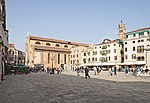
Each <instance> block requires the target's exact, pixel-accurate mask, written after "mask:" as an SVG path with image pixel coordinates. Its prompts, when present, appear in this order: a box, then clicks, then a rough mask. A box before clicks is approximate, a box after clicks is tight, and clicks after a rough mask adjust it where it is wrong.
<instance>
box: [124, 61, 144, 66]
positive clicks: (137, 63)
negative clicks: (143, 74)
mask: <svg viewBox="0 0 150 103" xmlns="http://www.w3.org/2000/svg"><path fill="white" fill-rule="evenodd" d="M123 64H124V65H145V64H146V61H136V62H124V63H123Z"/></svg>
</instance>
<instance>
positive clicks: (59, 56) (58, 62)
mask: <svg viewBox="0 0 150 103" xmlns="http://www.w3.org/2000/svg"><path fill="white" fill-rule="evenodd" d="M59 63H60V54H58V64H59Z"/></svg>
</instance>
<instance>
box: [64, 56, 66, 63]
mask: <svg viewBox="0 0 150 103" xmlns="http://www.w3.org/2000/svg"><path fill="white" fill-rule="evenodd" d="M64 64H66V54H65V55H64Z"/></svg>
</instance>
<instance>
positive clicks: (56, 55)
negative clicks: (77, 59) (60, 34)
mask: <svg viewBox="0 0 150 103" xmlns="http://www.w3.org/2000/svg"><path fill="white" fill-rule="evenodd" d="M76 46H83V47H86V46H88V44H82V43H77V42H69V41H64V40H58V39H50V38H43V37H36V36H30V35H27V37H26V50H25V54H26V65H28V66H30V67H34V65H36V64H42V65H44V67H45V68H47V67H50V68H60V67H61V68H64V69H67V68H71V63H70V61H71V60H70V54H71V48H74V47H76Z"/></svg>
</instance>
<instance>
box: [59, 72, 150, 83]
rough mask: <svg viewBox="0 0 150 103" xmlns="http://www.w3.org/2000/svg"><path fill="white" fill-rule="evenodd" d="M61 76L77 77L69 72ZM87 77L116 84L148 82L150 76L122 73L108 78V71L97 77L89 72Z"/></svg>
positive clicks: (81, 74)
mask: <svg viewBox="0 0 150 103" xmlns="http://www.w3.org/2000/svg"><path fill="white" fill-rule="evenodd" d="M62 74H66V75H74V76H77V73H76V72H75V71H74V72H73V71H71V70H68V71H65V72H62ZM89 75H90V76H91V77H92V78H97V79H104V80H110V81H117V82H150V76H143V75H141V76H132V74H131V73H129V74H125V73H124V72H118V73H117V75H113V76H110V75H109V72H108V71H102V72H100V73H99V75H98V74H97V75H94V72H93V71H90V73H89ZM80 76H82V77H84V76H85V75H84V73H80Z"/></svg>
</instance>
